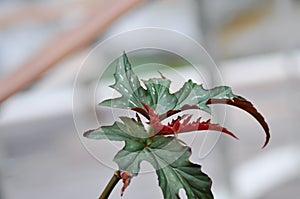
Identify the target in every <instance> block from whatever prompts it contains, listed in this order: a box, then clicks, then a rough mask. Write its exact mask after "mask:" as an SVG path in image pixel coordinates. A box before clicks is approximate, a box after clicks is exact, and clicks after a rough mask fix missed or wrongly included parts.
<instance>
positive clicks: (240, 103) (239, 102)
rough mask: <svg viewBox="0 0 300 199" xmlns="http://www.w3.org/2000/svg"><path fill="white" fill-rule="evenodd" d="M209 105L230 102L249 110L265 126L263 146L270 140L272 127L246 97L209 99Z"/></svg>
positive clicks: (232, 104)
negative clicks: (270, 127)
mask: <svg viewBox="0 0 300 199" xmlns="http://www.w3.org/2000/svg"><path fill="white" fill-rule="evenodd" d="M206 104H207V105H209V104H228V105H231V106H235V107H238V108H240V109H242V110H244V111H246V112H248V113H249V114H250V115H252V116H253V117H254V118H255V119H256V120H257V121H258V122H259V124H260V125H261V126H262V127H263V129H264V131H265V134H266V139H265V143H264V145H263V146H262V148H265V147H266V146H267V145H268V143H269V141H270V137H271V135H270V129H269V126H268V124H267V122H266V121H265V119H264V117H263V116H262V115H261V114H260V113H259V112H258V111H257V110H256V108H255V107H254V106H253V104H252V103H251V102H249V101H247V100H246V99H244V98H242V97H234V98H233V99H209V100H208V101H207V102H206Z"/></svg>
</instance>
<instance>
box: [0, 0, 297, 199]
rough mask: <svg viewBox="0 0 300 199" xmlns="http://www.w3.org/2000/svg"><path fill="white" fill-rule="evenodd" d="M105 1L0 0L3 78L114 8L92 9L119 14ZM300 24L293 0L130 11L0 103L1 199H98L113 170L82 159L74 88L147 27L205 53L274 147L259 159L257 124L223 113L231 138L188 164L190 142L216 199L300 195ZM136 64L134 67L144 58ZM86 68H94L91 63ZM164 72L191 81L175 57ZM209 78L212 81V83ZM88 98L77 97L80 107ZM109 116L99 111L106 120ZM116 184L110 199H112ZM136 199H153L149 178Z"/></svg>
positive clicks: (178, 3) (167, 3) (195, 0)
mask: <svg viewBox="0 0 300 199" xmlns="http://www.w3.org/2000/svg"><path fill="white" fill-rule="evenodd" d="M111 2H112V1H108V0H107V1H104V0H76V1H74V0H63V1H58V0H53V1H49V0H27V1H21V0H0V79H2V78H4V77H5V76H6V75H8V74H10V73H11V72H12V71H14V70H15V69H17V68H18V67H21V66H22V65H23V64H24V63H25V62H26V61H27V60H28V59H31V58H32V57H33V56H35V55H36V54H37V53H38V52H39V51H40V50H41V49H43V48H44V46H47V45H48V44H49V42H51V41H52V40H53V39H55V38H56V37H59V35H61V34H62V33H64V32H68V31H69V30H72V29H75V30H76V28H77V27H79V26H82V25H83V24H85V23H86V24H87V21H89V20H92V19H93V17H94V16H97V13H98V12H103V13H105V12H107V11H109V9H112V8H106V9H102V10H101V7H104V6H105V5H107V4H111V6H112V7H114V6H116V4H113V3H111ZM115 3H118V1H115ZM299 20H300V1H299V0H284V1H283V0H244V1H238V0H215V1H210V0H156V1H145V2H143V3H142V4H140V5H138V6H137V7H134V8H132V9H131V10H129V11H128V12H126V13H125V14H123V15H122V16H120V17H119V18H118V19H117V20H116V21H114V23H112V24H111V25H110V26H108V27H107V28H106V29H105V31H104V32H101V34H100V33H99V35H97V37H95V39H93V40H92V42H89V43H88V45H85V46H84V47H82V48H81V49H80V50H78V51H76V52H74V53H72V55H70V56H68V57H66V58H64V59H63V60H62V61H60V62H58V63H57V64H56V65H55V67H54V68H52V69H51V70H49V71H48V72H47V73H46V74H45V75H43V77H42V78H41V79H39V80H38V81H36V82H35V83H33V84H31V85H30V86H29V87H26V89H24V90H22V91H20V92H18V93H16V94H15V95H13V96H11V97H10V98H8V99H7V100H6V101H4V102H3V103H2V104H0V199H17V198H44V199H47V198H97V197H98V194H99V193H100V191H101V190H102V188H103V187H104V185H105V184H106V183H107V181H108V180H109V178H110V177H111V175H112V173H113V170H112V169H111V168H108V167H106V166H104V165H102V164H100V163H99V162H98V161H97V160H95V159H94V158H93V157H92V156H91V155H89V153H88V152H87V151H86V150H85V148H84V147H83V146H82V144H81V142H80V139H79V136H78V134H77V132H76V128H75V125H74V121H73V115H72V93H73V82H74V79H75V76H76V72H77V71H78V68H79V66H80V64H81V63H82V61H83V59H84V58H85V56H86V55H87V53H88V52H89V51H90V50H91V49H92V48H93V47H94V46H96V45H97V43H99V42H101V41H103V40H105V39H106V38H108V37H110V36H111V35H114V34H118V33H121V32H124V31H128V30H133V29H136V28H144V27H160V28H167V29H170V30H175V31H178V32H180V33H183V34H185V35H187V36H189V37H191V38H193V39H194V40H196V41H197V42H199V43H200V44H202V45H203V46H204V47H205V48H206V50H207V51H208V52H209V53H210V55H211V56H212V57H213V59H214V60H215V62H216V63H217V65H218V69H219V70H220V72H221V76H222V78H223V81H224V83H225V84H226V85H229V86H231V87H232V88H233V90H234V92H235V93H238V94H240V95H242V96H244V97H246V98H247V99H249V100H251V101H252V102H253V103H254V104H255V106H256V107H257V108H258V110H259V111H260V112H261V113H263V115H264V116H265V118H266V120H267V122H268V123H269V125H270V129H271V135H272V137H271V141H270V144H269V146H267V148H265V149H263V150H262V149H261V144H262V143H263V139H264V137H263V131H262V129H261V127H260V126H259V125H258V123H257V122H255V121H254V119H252V118H251V117H250V116H249V115H247V114H246V113H244V112H242V111H238V110H236V109H234V108H228V109H227V112H226V113H227V115H226V121H225V126H226V127H227V128H228V129H231V130H232V131H233V132H236V134H237V135H238V136H239V137H240V140H239V141H236V140H233V139H231V138H228V137H226V136H221V137H220V139H219V141H218V143H217V145H216V147H214V148H213V150H212V151H211V153H209V154H208V155H207V156H205V157H201V156H198V155H197V154H198V153H197V151H199V145H198V142H197V139H199V142H200V139H202V138H203V137H198V138H197V139H196V141H195V142H193V150H194V155H193V158H192V159H193V161H197V162H199V163H200V164H202V165H203V171H204V172H206V173H208V175H209V176H210V177H211V178H212V179H213V182H214V183H213V192H214V194H215V198H216V199H229V198H230V199H281V198H289V199H297V198H299V195H300V190H299V187H300V170H299V168H300V155H299V154H300V136H299V135H300V134H299V132H298V131H299V129H300V123H299V121H298V118H299V114H300V107H299V105H298V104H299V101H300V90H299V86H300V79H299V77H300V51H299V49H300V37H299V35H300V24H299ZM75 35H76V32H75ZM78 39H80V38H78ZM132 42H134V41H132ZM170 43H172V41H170ZM172 45H174V48H179V46H180V44H172ZM122 50H123V47H122V43H115V45H113V46H110V49H109V50H108V53H109V52H111V51H120V52H121V51H122ZM102 56H103V57H105V54H104V55H102ZM140 56H141V59H143V56H144V57H147V54H144V55H143V54H140ZM156 56H158V57H159V56H162V55H159V54H157V55H156ZM135 58H136V59H138V57H135ZM164 58H165V57H164ZM165 59H166V58H165ZM167 61H168V60H167ZM95 62H96V64H95V65H98V67H102V66H101V63H102V62H101V59H100V58H99V60H95ZM167 63H169V64H170V65H172V64H173V65H174V67H175V66H176V69H178V70H180V71H182V73H183V74H185V73H186V74H185V75H186V76H188V75H189V70H188V69H186V70H185V66H184V65H180V64H177V63H175V62H174V60H169V62H167ZM91 77H92V75H91V76H89V75H88V74H87V76H86V78H85V81H83V82H79V83H80V84H82V87H81V89H83V90H84V88H86V87H88V86H89V84H92V83H93V82H96V81H97V79H93V78H91ZM207 78H210V79H211V80H212V81H213V79H214V77H213V75H212V76H211V77H207ZM6 83H7V85H9V84H10V82H6ZM78 89H80V88H78ZM83 93H84V92H83ZM103 96H104V97H105V95H104V94H103ZM86 97H88V96H84V95H83V96H82V98H83V102H84V99H85V98H86ZM89 111H91V107H89V106H84V105H83V109H82V114H83V115H84V114H86V113H87V112H89ZM107 112H108V110H107V109H99V110H98V114H99V115H100V116H99V118H101V119H103V120H104V121H106V122H107V121H108V119H107V117H106V116H107V115H109V113H107ZM85 119H87V120H88V118H85ZM91 128H92V127H91ZM183 139H184V137H183ZM93 144H99V145H103V146H105V144H106V143H105V141H99V142H95V143H93ZM99 153H101V152H99ZM103 153H104V154H109V157H108V160H109V159H112V158H113V153H112V152H111V151H110V148H107V149H105V150H104V151H103ZM112 164H113V163H112ZM146 166H147V165H146ZM120 186H121V183H119V184H118V187H116V189H115V190H114V192H113V194H112V198H120V196H119V190H120ZM141 197H142V198H162V194H161V191H160V189H159V188H158V185H157V181H156V177H155V174H154V173H146V174H142V175H140V176H138V177H137V178H135V179H134V180H133V181H132V184H131V186H130V187H129V188H128V190H126V192H125V195H124V197H123V198H124V199H125V198H141Z"/></svg>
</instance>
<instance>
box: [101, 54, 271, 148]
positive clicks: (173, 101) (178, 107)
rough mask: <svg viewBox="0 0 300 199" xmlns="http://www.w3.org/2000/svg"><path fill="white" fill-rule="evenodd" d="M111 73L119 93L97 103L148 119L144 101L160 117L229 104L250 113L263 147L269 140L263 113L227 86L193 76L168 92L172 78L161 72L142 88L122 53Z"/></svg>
mask: <svg viewBox="0 0 300 199" xmlns="http://www.w3.org/2000/svg"><path fill="white" fill-rule="evenodd" d="M114 77H115V84H114V85H112V86H111V87H112V88H114V89H116V90H117V91H118V92H119V93H120V94H121V97H118V98H115V99H108V100H105V101H103V102H102V103H100V105H103V106H110V107H116V108H130V109H132V110H134V111H137V112H139V113H141V114H142V115H144V116H145V117H146V118H148V119H149V115H147V110H146V109H145V106H144V105H145V104H146V105H147V106H148V107H150V108H151V109H152V110H154V112H155V113H156V114H159V115H161V117H160V118H161V119H162V120H163V119H164V118H166V117H169V116H170V115H172V114H175V113H178V112H180V111H183V110H186V109H191V108H197V109H200V110H203V111H206V112H208V113H211V109H210V107H209V106H208V105H211V104H220V103H221V104H229V105H233V106H236V107H238V108H240V109H242V110H244V111H246V112H248V113H250V114H251V115H252V116H253V117H254V118H255V119H256V120H257V121H258V122H259V123H260V124H261V126H262V127H263V129H264V131H265V134H266V141H265V144H264V146H263V147H265V146H266V145H267V144H268V142H269V139H270V132H269V127H268V125H267V123H266V122H265V121H264V118H263V116H262V115H261V114H260V113H259V112H258V111H257V110H256V109H255V107H254V106H253V105H252V104H251V103H250V102H249V101H247V100H246V99H245V98H243V97H240V96H237V95H235V94H233V93H232V90H231V88H230V87H228V86H219V87H215V88H212V89H204V88H203V86H202V85H201V84H200V85H199V84H197V83H194V82H193V81H192V80H188V81H187V82H186V83H185V84H184V85H183V87H182V88H181V89H179V90H178V91H177V92H175V93H171V92H170V84H171V81H170V80H168V79H166V78H165V77H163V76H162V78H152V79H149V80H147V81H143V82H144V84H145V87H146V88H144V87H142V86H141V84H140V80H139V79H138V77H137V76H136V75H135V74H134V72H133V69H132V67H131V64H130V63H129V61H128V57H127V55H126V54H125V53H124V54H123V55H122V57H121V58H120V59H119V63H118V65H117V69H116V72H115V74H114ZM241 104H243V105H241Z"/></svg>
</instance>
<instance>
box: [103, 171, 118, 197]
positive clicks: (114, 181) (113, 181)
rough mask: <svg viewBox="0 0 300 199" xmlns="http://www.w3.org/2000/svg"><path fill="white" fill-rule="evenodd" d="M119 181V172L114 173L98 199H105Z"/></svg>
mask: <svg viewBox="0 0 300 199" xmlns="http://www.w3.org/2000/svg"><path fill="white" fill-rule="evenodd" d="M120 179H121V175H120V171H115V173H114V175H113V176H112V178H111V179H110V181H109V182H108V184H107V185H106V187H105V189H104V191H103V192H102V194H101V195H100V197H99V199H107V198H108V196H109V195H110V193H111V191H112V190H113V189H114V187H115V186H116V184H117V183H118V182H119V180H120Z"/></svg>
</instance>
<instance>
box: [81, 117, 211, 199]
mask: <svg viewBox="0 0 300 199" xmlns="http://www.w3.org/2000/svg"><path fill="white" fill-rule="evenodd" d="M121 119H122V121H123V122H124V123H121V122H115V123H114V124H113V125H112V126H104V127H101V128H100V129H96V130H92V131H88V132H86V133H85V134H84V135H85V136H86V137H88V138H93V139H106V138H107V139H109V140H115V141H125V146H124V148H123V149H122V150H120V151H119V152H118V153H117V154H116V156H115V158H114V161H115V162H116V163H117V164H118V166H119V169H120V170H122V171H127V172H129V173H132V174H134V175H138V173H139V171H140V164H141V162H142V161H148V162H149V163H150V164H151V165H152V166H153V167H154V168H155V170H156V174H157V176H158V180H159V186H160V187H161V189H162V192H163V195H164V198H165V199H179V195H178V193H179V190H180V189H184V190H185V192H186V194H187V196H188V198H191V199H197V198H199V199H212V198H213V196H212V193H211V191H210V188H211V180H210V178H209V177H208V176H207V175H206V174H204V173H202V171H201V166H199V165H197V164H194V163H191V162H190V161H189V158H190V156H191V150H190V148H189V147H187V146H184V145H182V144H181V143H180V142H179V140H178V139H177V138H175V137H173V136H172V137H171V136H170V137H166V136H155V137H149V134H148V132H147V131H146V130H145V129H144V128H143V126H142V125H141V123H140V122H137V121H135V120H133V119H131V118H126V117H122V118H121Z"/></svg>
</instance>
